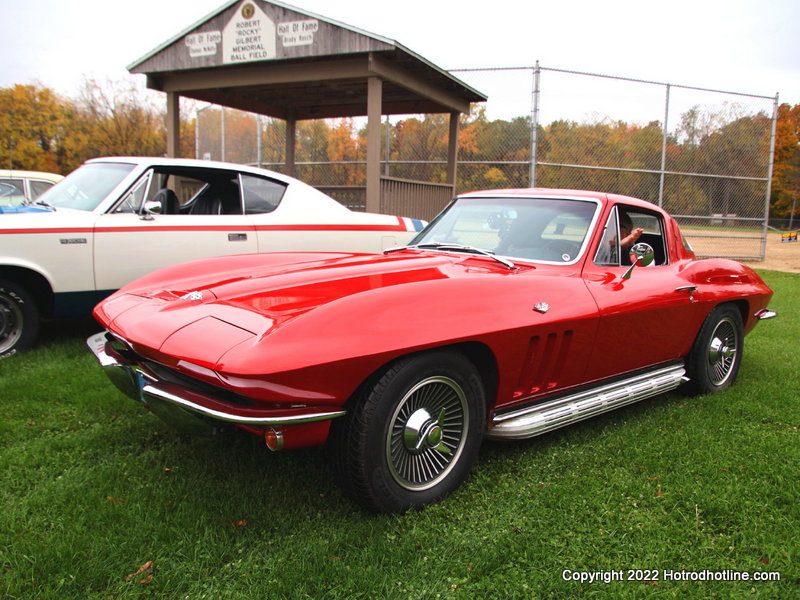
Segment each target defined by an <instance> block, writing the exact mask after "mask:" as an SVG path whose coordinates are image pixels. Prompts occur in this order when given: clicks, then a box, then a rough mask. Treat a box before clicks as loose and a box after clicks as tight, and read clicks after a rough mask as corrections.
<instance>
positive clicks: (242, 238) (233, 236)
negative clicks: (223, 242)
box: [228, 233, 247, 242]
mask: <svg viewBox="0 0 800 600" xmlns="http://www.w3.org/2000/svg"><path fill="white" fill-rule="evenodd" d="M228 241H229V242H246V241H247V234H246V233H229V234H228Z"/></svg>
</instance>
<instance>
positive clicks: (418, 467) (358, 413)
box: [332, 351, 485, 513]
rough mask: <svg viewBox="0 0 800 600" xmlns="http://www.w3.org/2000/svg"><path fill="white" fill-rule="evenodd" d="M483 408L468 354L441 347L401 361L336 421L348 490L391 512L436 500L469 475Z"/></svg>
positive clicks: (367, 503)
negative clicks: (440, 349) (444, 349)
mask: <svg viewBox="0 0 800 600" xmlns="http://www.w3.org/2000/svg"><path fill="white" fill-rule="evenodd" d="M484 411H485V399H484V392H483V386H482V383H481V380H480V377H479V376H478V374H477V371H476V370H475V367H474V366H473V365H472V363H471V362H470V361H469V360H468V359H467V358H465V357H464V356H462V355H460V354H457V353H454V352H444V351H437V352H431V353H425V354H420V355H415V356H410V357H407V358H404V359H401V360H400V361H398V362H397V363H395V364H394V365H393V366H392V367H391V368H390V369H389V370H388V371H386V373H384V374H383V376H381V377H380V378H379V379H378V380H377V381H376V382H375V383H374V384H373V385H371V386H369V387H368V388H367V389H365V390H363V391H362V392H361V393H360V395H359V396H357V397H356V398H355V399H354V401H353V403H352V405H351V406H350V407H349V409H348V411H347V414H346V415H345V416H344V417H342V418H341V419H339V420H337V421H334V424H333V431H332V439H333V444H334V448H335V461H336V470H337V475H338V477H339V480H340V483H341V484H342V487H343V489H344V491H345V493H347V494H348V495H349V496H350V497H351V498H353V499H354V500H356V501H357V502H359V503H360V504H362V505H364V506H365V507H366V508H368V509H369V510H373V511H376V512H385V513H398V512H403V511H405V510H408V509H410V508H414V509H419V508H422V507H423V506H426V505H428V504H431V503H433V502H437V501H438V500H440V499H442V498H443V497H444V496H446V495H447V494H449V493H450V492H452V491H453V490H455V489H456V488H457V487H458V486H459V485H461V483H462V482H463V481H464V479H465V478H466V477H467V475H468V474H469V471H470V468H471V466H472V464H473V462H474V461H475V458H476V457H477V454H478V450H479V448H480V443H481V439H482V436H483V429H484V425H485V415H484Z"/></svg>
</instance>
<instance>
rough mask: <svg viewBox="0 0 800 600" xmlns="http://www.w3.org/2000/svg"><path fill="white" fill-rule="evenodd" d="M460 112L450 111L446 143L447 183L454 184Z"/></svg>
mask: <svg viewBox="0 0 800 600" xmlns="http://www.w3.org/2000/svg"><path fill="white" fill-rule="evenodd" d="M459 116H461V113H457V112H451V113H450V138H449V140H448V145H447V183H449V184H450V185H453V186H454V185H455V184H456V165H457V163H458V118H459Z"/></svg>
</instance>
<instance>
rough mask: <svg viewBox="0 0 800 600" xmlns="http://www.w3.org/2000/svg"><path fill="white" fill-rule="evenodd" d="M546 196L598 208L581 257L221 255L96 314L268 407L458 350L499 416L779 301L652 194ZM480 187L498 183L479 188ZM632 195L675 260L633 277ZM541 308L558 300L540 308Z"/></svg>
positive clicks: (341, 391)
mask: <svg viewBox="0 0 800 600" xmlns="http://www.w3.org/2000/svg"><path fill="white" fill-rule="evenodd" d="M537 192H539V193H542V194H545V195H547V196H553V197H558V196H559V194H563V195H568V196H569V197H570V198H576V197H578V198H582V197H585V198H587V199H592V200H594V201H596V202H598V203H599V213H598V217H597V219H596V222H597V223H598V226H595V229H594V231H593V232H592V233H591V234H590V235H591V239H590V240H589V243H588V246H587V251H585V252H584V253H583V255H582V257H581V258H580V260H579V261H577V262H575V263H574V264H570V265H558V264H543V263H540V264H536V263H535V262H526V261H522V260H519V261H518V260H516V259H515V261H514V262H515V263H516V267H517V268H514V269H510V268H508V267H506V266H504V265H503V264H500V263H499V262H497V261H495V260H493V259H491V258H490V257H485V256H475V255H471V254H464V253H452V252H447V251H425V250H418V249H417V250H407V251H398V252H393V253H388V254H385V255H377V256H375V255H357V254H333V253H327V254H310V253H308V254H305V253H297V254H272V255H269V254H267V255H265V254H260V255H241V256H233V257H221V258H215V259H207V260H203V261H197V262H192V263H186V264H183V265H178V266H175V267H169V268H167V269H164V270H161V271H157V272H156V273H153V274H151V275H148V276H146V277H144V278H142V279H140V280H138V281H135V282H133V283H131V284H129V285H127V286H126V287H124V288H123V289H121V290H119V291H118V292H116V293H115V294H114V295H112V296H111V297H110V298H108V299H107V300H105V301H103V302H102V303H100V304H99V305H98V306H97V307H96V309H95V312H94V315H95V317H96V318H97V320H98V321H99V322H100V323H101V324H102V325H103V326H104V327H106V328H107V329H108V330H109V331H111V332H112V333H113V334H114V335H115V336H118V337H119V338H122V339H124V340H125V341H126V342H127V343H128V344H130V346H131V348H132V349H133V351H134V352H135V353H136V354H137V355H139V356H140V357H143V358H144V359H147V360H150V361H154V362H155V363H158V364H160V365H163V366H166V367H168V368H170V369H172V370H174V371H175V372H177V373H180V374H183V375H187V376H189V377H192V378H196V379H198V380H201V381H204V382H206V383H209V384H212V385H213V386H217V387H219V388H221V389H224V390H228V391H230V392H234V393H235V394H238V395H240V396H242V397H246V398H247V399H249V400H250V401H252V407H250V408H247V409H246V410H250V411H251V412H253V414H255V413H258V412H259V411H262V412H264V411H267V412H269V411H272V412H274V413H276V414H278V413H280V412H281V411H284V412H285V411H290V410H301V411H302V410H311V408H315V409H320V408H324V409H341V408H343V407H345V405H346V403H347V402H348V400H349V399H350V398H351V397H352V396H353V394H354V393H355V392H356V391H357V390H358V388H359V387H360V386H361V385H362V384H363V383H364V382H365V381H368V380H369V378H370V377H371V376H372V375H373V374H375V373H376V372H378V371H380V370H381V369H382V368H383V367H385V366H386V365H388V364H389V363H391V362H392V361H393V360H395V359H397V358H399V357H402V356H406V355H408V354H411V353H415V352H419V351H423V350H427V349H432V348H440V347H446V346H454V345H458V346H461V347H463V348H465V349H467V351H468V352H471V353H477V354H479V355H480V356H482V357H484V363H483V366H484V368H485V369H486V371H487V377H486V384H487V387H488V388H489V391H490V394H489V398H488V401H489V406H488V407H487V408H488V412H489V413H490V414H491V413H492V412H494V411H497V410H498V409H508V408H511V407H514V406H518V405H526V404H530V403H532V402H538V401H540V400H543V399H546V398H549V397H550V396H552V395H553V394H557V393H558V394H562V393H564V392H565V391H569V390H572V389H578V388H580V387H581V386H587V385H590V384H592V383H594V382H598V381H602V380H604V379H607V378H611V377H615V376H619V375H620V374H625V373H632V372H635V371H637V370H639V369H642V368H644V367H648V366H652V365H654V364H660V363H669V362H670V361H675V360H680V359H681V358H682V357H685V356H686V355H687V354H688V353H689V351H690V349H691V347H692V343H693V341H694V339H695V338H696V336H697V334H698V331H699V330H700V328H701V325H702V323H703V321H704V319H705V317H706V316H707V315H708V314H709V312H710V310H711V308H713V307H714V306H717V305H719V304H721V303H724V302H736V303H737V306H740V307H741V311H742V315H743V321H744V328H745V331H749V330H750V329H752V327H753V326H754V325H755V323H756V322H757V319H756V317H754V315H755V313H756V312H757V311H758V310H760V309H764V308H766V306H767V304H768V302H769V299H770V297H771V294H772V292H771V290H770V289H769V288H768V287H767V286H766V285H765V284H764V283H763V281H762V280H761V278H760V277H759V276H758V275H757V274H756V273H755V272H753V271H752V270H751V269H749V268H748V267H746V266H743V265H741V264H739V263H736V262H734V261H728V260H722V259H712V260H696V259H695V257H694V255H693V254H692V252H691V251H690V250H688V249H686V248H685V247H684V245H683V243H682V240H681V237H680V232H679V229H678V226H677V224H676V223H675V221H674V220H673V219H672V218H671V217H669V215H667V214H666V213H664V212H663V211H660V209H658V208H656V207H654V206H653V205H651V204H649V203H646V202H643V201H639V200H635V199H631V198H625V197H621V196H613V195H605V194H598V193H589V192H575V191H569V192H561V191H558V190H538V191H537ZM531 193H532V192H531V190H504V191H503V192H502V194H503V195H504V196H506V195H507V196H512V197H515V196H519V197H526V196H530V195H531ZM481 194H484V195H486V196H491V195H498V192H497V191H487V192H482V193H479V194H472V195H471V196H475V197H479V196H480V195H481ZM617 202H624V203H625V204H626V205H632V206H636V207H641V208H646V209H647V210H648V211H652V212H657V213H658V214H660V215H661V216H662V218H663V220H664V223H665V225H666V227H665V237H666V251H667V253H668V255H669V264H667V265H664V266H660V267H658V268H654V269H650V268H636V269H635V271H634V273H633V276H632V277H631V278H630V279H628V280H625V279H622V277H621V276H622V274H623V273H624V272H625V270H626V268H625V267H621V266H619V267H603V266H598V265H596V264H594V263H593V262H592V256H593V255H594V250H595V249H596V248H597V247H598V244H599V243H600V237H601V235H602V233H603V232H602V229H603V228H602V226H601V225H599V224H602V223H604V222H605V220H606V218H607V216H608V215H609V213H610V211H611V209H612V207H613V206H614V204H615V203H617ZM692 287H694V289H691V288H692ZM542 304H546V305H547V307H548V310H546V311H545V310H544V309H542V310H538V309H536V307H537V306H541V305H542ZM488 372H493V374H494V375H493V376H489V375H488ZM241 410H245V409H241ZM326 424H327V423H326ZM299 427H302V426H299ZM314 427H315V429H314V432H313V434H311V435H309V437H308V440H306V441H307V442H308V443H321V442H322V441H324V438H325V435H326V434H327V428H326V427H323V426H317V425H315V426H314ZM247 428H249V429H250V430H252V431H256V432H259V431H261V430H262V429H263V428H260V427H258V426H255V427H249V426H248V427H247ZM298 445H302V442H301V443H300V444H298Z"/></svg>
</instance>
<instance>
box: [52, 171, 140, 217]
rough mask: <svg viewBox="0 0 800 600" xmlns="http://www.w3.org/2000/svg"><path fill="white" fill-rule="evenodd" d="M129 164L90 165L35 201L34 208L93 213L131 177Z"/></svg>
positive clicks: (72, 174)
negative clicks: (124, 180)
mask: <svg viewBox="0 0 800 600" xmlns="http://www.w3.org/2000/svg"><path fill="white" fill-rule="evenodd" d="M133 168H134V165H132V164H128V163H89V164H86V165H83V166H82V167H80V168H79V169H77V170H76V171H73V172H72V173H70V174H69V175H68V176H67V177H66V178H65V179H64V180H63V181H61V182H59V183H58V184H57V185H55V186H53V187H52V188H50V189H49V190H47V191H46V192H45V193H44V194H42V195H41V196H39V197H38V198H37V199H36V204H43V205H45V206H52V207H54V208H56V209H58V208H72V209H75V210H88V211H92V210H94V209H95V208H97V206H98V205H99V204H100V202H102V201H103V200H104V199H105V197H106V196H108V194H109V193H110V192H111V190H113V189H114V188H115V187H117V185H119V183H120V182H121V181H122V180H123V179H124V178H125V177H126V176H127V175H128V173H130V172H131V171H132V170H133Z"/></svg>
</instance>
